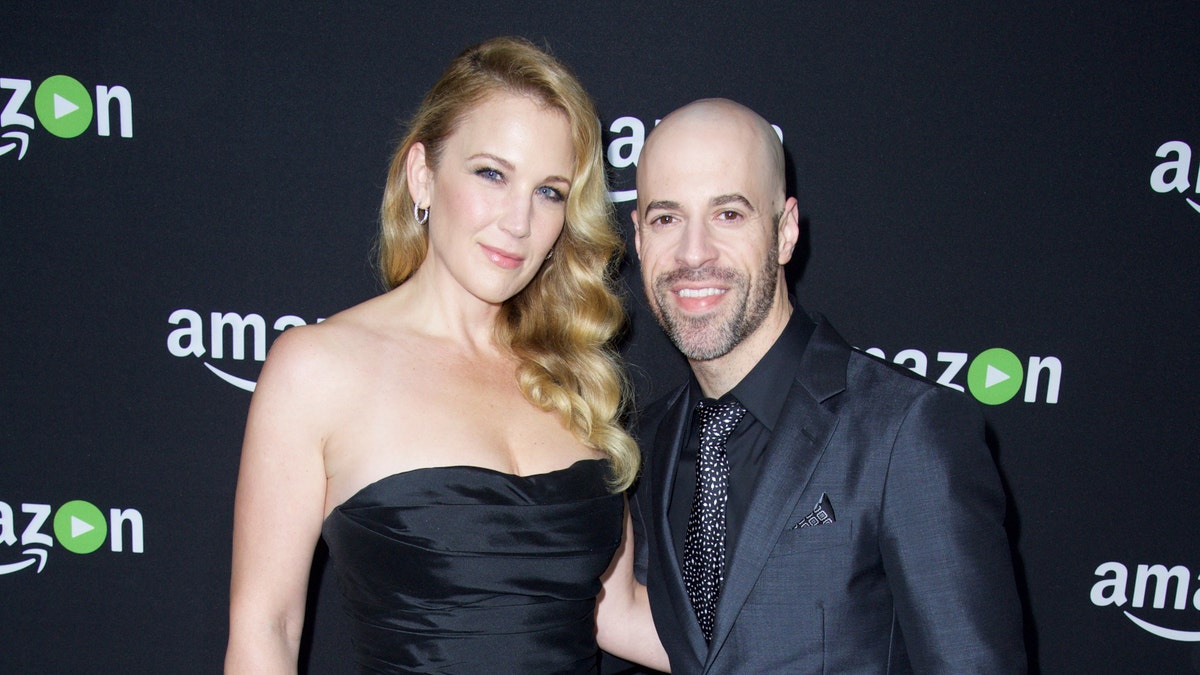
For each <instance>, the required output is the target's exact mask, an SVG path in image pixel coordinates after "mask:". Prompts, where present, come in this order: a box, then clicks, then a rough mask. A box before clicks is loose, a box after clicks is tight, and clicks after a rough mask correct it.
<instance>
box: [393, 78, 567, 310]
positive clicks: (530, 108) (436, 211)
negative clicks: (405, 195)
mask: <svg viewBox="0 0 1200 675" xmlns="http://www.w3.org/2000/svg"><path fill="white" fill-rule="evenodd" d="M431 161H432V158H429V157H426V156H425V148H424V146H423V145H420V144H417V145H415V146H413V149H412V151H411V153H410V161H409V164H410V171H409V189H410V190H411V192H412V194H413V196H414V198H415V199H416V200H417V203H418V204H421V205H428V206H429V223H428V227H429V252H428V255H427V256H426V258H425V262H424V263H423V264H422V266H421V267H422V270H423V271H427V272H432V273H434V274H437V275H439V276H440V275H443V274H446V275H448V277H449V278H450V279H452V280H453V281H454V282H455V283H457V285H458V286H461V287H462V288H463V289H464V290H466V291H467V292H468V293H470V294H471V295H473V296H475V297H476V298H478V299H480V300H483V301H485V302H487V303H490V304H500V303H502V302H504V301H505V300H508V299H509V298H511V297H513V296H514V295H516V294H517V293H519V292H520V291H521V289H523V288H525V286H526V285H527V284H528V283H529V282H530V280H531V279H533V276H534V274H536V273H537V271H538V268H540V267H541V266H542V263H543V262H544V261H545V260H546V255H547V254H548V253H549V252H550V249H551V247H552V246H553V245H554V242H555V241H556V240H557V239H558V235H559V233H560V232H562V228H563V221H564V219H565V217H566V198H567V194H568V193H569V192H570V190H571V181H572V180H573V179H574V169H575V157H574V148H573V146H572V144H571V129H570V125H569V124H568V122H567V118H566V115H564V114H563V113H562V112H561V111H559V110H557V109H554V108H546V107H543V106H541V105H539V104H538V103H536V102H535V101H534V100H532V99H530V98H528V97H525V96H518V95H514V94H508V93H496V94H492V95H490V96H488V97H487V98H485V99H484V100H483V101H482V102H481V103H479V104H478V105H476V106H475V107H474V108H473V109H472V110H471V111H470V112H469V113H468V114H467V115H466V117H464V118H463V120H462V122H461V123H460V125H459V127H458V129H457V130H456V131H455V132H454V133H453V134H452V135H451V136H449V137H448V138H447V139H446V141H445V143H444V144H443V146H442V155H441V157H440V158H439V159H438V163H437V167H436V169H434V168H433V167H431V166H430V165H429V163H430V162H431ZM414 162H415V168H414ZM427 266H432V269H430V270H424V268H425V267H427Z"/></svg>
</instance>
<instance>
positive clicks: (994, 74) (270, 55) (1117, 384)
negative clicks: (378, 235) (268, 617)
mask: <svg viewBox="0 0 1200 675" xmlns="http://www.w3.org/2000/svg"><path fill="white" fill-rule="evenodd" d="M243 4H244V3H228V4H226V3H194V2H188V3H175V2H170V3H140V2H121V1H117V0H112V1H109V2H91V3H64V4H58V3H43V2H22V1H16V2H6V3H5V4H4V5H3V6H2V7H0V320H2V322H3V328H2V329H0V335H2V336H3V337H2V341H0V598H2V599H0V672H4V673H75V672H113V673H116V672H163V673H167V672H170V673H185V672H196V673H210V672H214V671H217V670H218V669H219V667H220V663H221V660H222V656H223V651H224V645H225V637H226V612H227V607H228V590H227V588H228V577H229V556H230V528H231V517H232V501H233V491H234V484H235V478H236V473H237V465H238V454H239V447H240V441H241V433H242V425H243V424H244V421H245V414H246V409H247V403H248V401H249V398H250V393H249V390H251V389H252V388H253V386H254V384H253V383H254V379H255V377H256V376H257V373H258V370H259V368H260V366H261V363H262V361H263V359H264V356H265V354H266V351H267V349H268V348H269V346H270V344H271V342H272V340H274V339H275V338H276V337H277V336H278V335H279V334H280V332H281V331H283V330H286V329H287V328H288V327H289V326H294V325H298V324H302V323H311V322H314V321H317V320H319V319H321V318H322V317H325V316H329V315H330V314H332V313H333V312H336V311H337V310H339V309H341V308H344V307H346V306H349V305H351V304H354V303H357V302H359V301H362V300H364V299H366V298H368V297H370V296H372V295H373V294H375V293H377V292H378V285H377V284H376V282H375V280H374V276H373V272H372V268H371V247H372V243H373V238H374V235H375V224H376V213H377V205H378V203H379V200H380V195H381V188H382V185H383V181H384V173H385V167H386V162H387V159H388V156H389V153H390V151H391V150H392V147H393V144H394V142H395V140H396V139H397V138H398V136H399V134H400V129H401V121H402V120H403V119H404V118H405V117H406V116H407V115H408V114H410V113H411V112H412V111H413V109H414V108H415V106H416V105H417V103H418V101H419V99H420V97H421V96H422V95H423V93H424V92H425V90H426V89H427V88H428V87H429V86H430V85H431V84H432V83H433V81H434V80H435V79H436V78H437V76H438V75H439V73H440V72H441V69H442V68H443V67H444V65H445V64H446V63H447V61H448V60H449V59H450V58H451V57H452V56H453V55H454V54H456V53H457V52H458V51H459V50H461V49H462V48H463V47H464V46H466V45H467V44H469V43H473V42H476V41H478V40H480V39H483V38H486V37H491V36H494V35H498V34H520V35H525V36H528V37H530V38H531V39H533V40H535V41H536V42H538V43H541V44H547V45H549V46H550V48H551V49H552V50H553V51H554V52H555V53H556V54H557V55H559V56H560V57H562V58H563V59H564V60H565V61H566V62H568V63H569V64H571V66H572V67H573V68H574V69H575V70H576V71H577V72H578V74H579V75H580V77H581V79H582V80H583V81H584V83H585V84H586V85H587V86H588V88H589V89H590V91H591V92H592V94H593V95H594V97H595V98H596V100H597V102H598V105H599V108H600V110H601V112H602V116H603V120H602V123H603V125H604V128H605V129H606V132H607V156H608V162H609V165H610V168H611V171H612V188H613V199H614V201H615V202H616V203H617V208H618V211H619V212H620V215H621V223H622V226H623V227H624V228H626V230H627V231H628V228H629V227H630V225H629V219H628V212H629V210H630V209H631V208H632V201H631V200H632V199H633V194H634V193H633V190H634V185H633V175H634V169H635V163H636V161H637V157H638V153H639V151H640V149H641V146H642V141H643V139H644V136H645V134H646V132H647V131H649V130H650V129H652V128H653V125H654V123H655V120H656V119H658V118H660V117H661V116H663V115H664V114H666V113H667V112H669V111H670V110H672V109H674V108H675V107H677V106H679V105H681V104H683V103H685V102H687V101H690V100H692V99H695V98H700V97H705V96H726V97H730V98H733V99H736V100H738V101H741V102H744V103H746V104H747V105H749V106H751V107H752V108H754V109H756V110H758V111H760V112H761V113H762V114H763V115H764V116H765V117H767V118H768V119H769V120H770V121H771V122H772V123H774V124H775V125H777V126H778V127H779V129H780V131H781V133H782V134H783V139H784V142H785V145H786V147H787V150H788V153H789V160H790V166H791V168H792V169H793V170H794V190H795V193H796V194H797V196H798V197H799V200H800V204H801V211H802V213H803V214H804V216H805V218H806V227H807V236H806V241H805V245H804V248H805V256H804V257H805V259H806V264H804V265H802V266H799V267H798V268H797V269H795V270H794V272H795V273H796V280H797V292H798V295H799V297H800V300H801V302H802V303H803V304H804V305H805V306H806V308H807V309H809V310H811V311H818V312H821V313H823V314H825V315H826V316H828V317H829V318H830V319H831V321H832V322H833V323H834V324H835V325H836V326H838V327H839V328H840V329H841V331H842V332H843V333H845V334H846V335H847V337H848V338H850V339H851V341H852V342H854V343H855V344H856V345H857V346H859V347H861V348H864V349H869V350H870V351H872V352H874V353H876V354H878V355H880V356H881V357H883V358H885V359H888V360H891V361H895V362H898V363H902V364H904V365H906V366H908V367H910V368H912V369H914V370H916V371H918V372H920V373H923V374H925V375H927V376H928V377H930V378H932V379H934V380H937V381H939V382H942V383H943V384H945V385H947V386H950V387H955V388H958V389H962V390H965V391H967V392H969V393H970V394H971V395H973V396H974V397H975V398H976V399H978V400H979V401H980V402H981V406H983V407H984V409H985V413H986V415H987V418H988V421H989V427H990V429H989V430H990V435H991V441H992V445H993V447H994V449H995V452H996V457H997V461H998V463H999V466H1000V468H1001V471H1002V474H1003V477H1004V480H1005V484H1006V487H1007V490H1008V493H1009V497H1010V504H1011V518H1010V520H1011V523H1010V525H1011V527H1010V532H1011V535H1012V541H1013V546H1014V551H1015V553H1016V561H1017V576H1018V581H1019V584H1020V587H1021V595H1022V598H1023V601H1024V605H1025V620H1026V635H1027V639H1028V641H1029V647H1030V655H1031V662H1032V663H1031V666H1032V668H1033V669H1034V671H1035V672H1046V673H1085V672H1086V673H1093V672H1106V673H1186V672H1200V537H1198V536H1197V530H1196V518H1197V515H1198V514H1200V481H1198V477H1200V442H1198V441H1197V434H1198V432H1200V424H1198V423H1197V419H1198V418H1200V392H1198V390H1200V387H1198V386H1197V382H1198V381H1200V359H1198V358H1197V356H1196V350H1197V349H1198V348H1200V344H1198V342H1200V316H1198V314H1197V312H1198V310H1200V302H1198V301H1200V269H1198V264H1200V263H1198V261H1200V122H1198V120H1200V85H1198V80H1197V73H1200V3H1196V2H1194V1H1189V2H1160V3H1128V2H1123V1H1118V0H1111V1H1107V2H1092V3H1084V2H1076V3H1003V4H1001V3H993V4H988V5H980V4H978V3H965V4H960V3H875V2H854V1H851V2H821V1H816V2H802V3H790V2H789V3H782V2H781V3H765V4H763V3H754V2H749V3H747V2H742V3H728V4H724V3H711V2H702V3H679V4H676V5H673V6H671V5H661V4H655V5H653V6H649V5H646V4H645V3H635V2H610V3H596V4H595V5H592V4H590V3H574V4H570V3H549V4H547V3H545V2H525V1H524V0H514V1H513V2H506V3H500V4H497V5H488V6H457V5H456V4H454V3H434V4H430V3H387V2H360V3H332V4H330V3H302V4H294V3H279V4H277V5H275V6H273V7H272V6H270V5H266V6H264V5H263V4H262V3H252V4H257V5H258V7H259V8H258V9H255V10H250V9H247V8H246V7H244V6H243ZM626 279H628V280H630V281H631V282H632V288H633V291H632V292H631V293H630V304H631V307H632V309H633V312H634V317H633V327H632V329H631V331H630V335H629V340H628V344H627V345H626V347H625V353H626V354H627V357H628V359H629V362H630V367H631V369H632V371H633V377H634V380H635V383H636V385H637V389H638V392H639V395H640V396H641V397H642V399H643V400H644V399H647V398H649V397H652V396H653V395H654V394H655V393H657V392H661V391H663V390H664V389H666V388H667V387H669V386H671V385H672V384H674V383H676V382H677V381H678V379H679V378H680V377H682V376H683V374H684V372H685V371H684V366H683V364H682V363H681V361H680V360H679V359H678V358H677V357H676V356H675V355H674V352H673V351H672V349H671V347H670V346H669V344H668V343H667V342H666V341H665V340H664V339H663V338H662V336H661V335H660V334H659V333H658V330H657V327H656V326H655V325H654V324H653V322H652V320H651V319H650V318H649V317H648V315H647V314H646V312H645V307H644V304H642V300H641V296H640V288H639V287H638V285H637V283H636V279H637V271H636V268H635V266H634V264H633V263H631V264H630V265H629V267H628V269H627V270H626ZM320 561H321V558H318V563H317V570H316V572H317V573H316V575H315V577H314V582H313V588H314V597H315V602H314V603H313V607H312V611H311V614H310V616H311V623H312V627H311V629H310V631H309V633H308V639H307V640H306V642H305V648H304V661H305V663H306V664H309V666H308V667H309V670H310V672H322V673H323V672H341V671H342V670H343V668H344V665H343V664H344V658H345V655H346V652H347V648H346V645H345V642H344V639H345V638H344V632H343V628H342V626H341V624H340V609H339V607H338V601H337V598H336V594H335V593H334V592H333V591H332V587H331V585H330V583H329V579H328V576H327V575H325V574H324V573H323V568H322V565H321V562H320Z"/></svg>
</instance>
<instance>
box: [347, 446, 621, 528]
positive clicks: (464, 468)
mask: <svg viewBox="0 0 1200 675" xmlns="http://www.w3.org/2000/svg"><path fill="white" fill-rule="evenodd" d="M607 466H608V460H607V459H605V458H602V457H601V458H595V459H580V460H576V461H575V462H574V463H572V464H570V465H568V466H565V467H563V468H561V469H553V470H551V471H544V472H542V473H531V474H525V475H522V474H517V473H507V472H505V471H500V470H499V469H491V468H488V467H485V466H474V465H471V464H448V465H446V466H423V467H419V468H416V469H408V470H406V471H397V472H396V473H392V474H388V475H386V476H384V477H382V478H379V479H377V480H375V481H372V482H370V483H367V484H366V485H364V486H363V487H361V488H359V489H358V491H357V492H355V493H354V494H352V495H350V496H349V497H348V498H346V500H345V501H343V502H342V503H341V504H338V505H337V506H335V507H333V508H332V509H330V511H329V515H327V516H325V520H329V517H330V516H332V515H333V514H334V513H335V512H337V511H339V510H342V509H344V508H346V509H348V508H353V507H354V506H355V505H356V504H357V503H358V502H361V501H363V500H364V499H366V497H367V495H369V494H370V493H372V492H378V491H379V490H382V489H384V488H385V487H386V486H388V485H391V484H393V483H401V484H403V483H404V482H408V481H423V480H427V479H428V478H429V477H430V475H431V474H432V475H436V474H439V473H444V474H447V475H448V476H458V477H460V478H466V477H468V476H472V475H476V476H483V477H490V478H493V479H497V480H499V481H502V482H503V481H507V482H510V483H514V484H517V485H521V486H531V485H532V486H536V485H538V484H541V483H546V482H550V481H554V480H555V479H556V478H559V477H560V476H561V475H563V474H572V473H582V472H583V471H585V470H586V469H588V468H592V467H594V468H593V469H592V470H599V471H600V472H606V471H607ZM588 473H590V471H589V472H588Z"/></svg>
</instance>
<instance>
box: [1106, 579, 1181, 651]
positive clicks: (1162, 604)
mask: <svg viewBox="0 0 1200 675" xmlns="http://www.w3.org/2000/svg"><path fill="white" fill-rule="evenodd" d="M1096 576H1098V577H1100V580H1099V581H1097V582H1096V583H1095V584H1093V585H1092V592H1091V601H1092V604H1093V605H1095V606H1097V607H1110V606H1111V607H1119V608H1122V613H1123V614H1124V615H1125V618H1126V619H1128V620H1129V621H1130V622H1131V623H1132V624H1133V625H1135V626H1137V627H1138V628H1141V629H1142V630H1144V631H1146V632H1147V633H1150V634H1151V635H1155V636H1158V637H1160V638H1165V639H1167V640H1174V641H1176V642H1200V614H1193V613H1191V612H1189V611H1188V610H1196V611H1197V612H1200V584H1197V585H1196V589H1195V592H1194V593H1193V592H1192V585H1191V582H1192V581H1193V580H1195V581H1200V576H1196V573H1195V572H1192V571H1191V570H1189V569H1188V568H1187V567H1184V566H1183V565H1175V566H1173V567H1167V566H1166V565H1160V564H1152V565H1138V566H1137V567H1136V568H1135V570H1134V572H1133V574H1130V571H1129V568H1128V567H1126V566H1125V565H1124V564H1122V563H1119V562H1106V563H1104V564H1102V565H1100V566H1099V567H1097V568H1096ZM1148 599H1149V605H1148V606H1147V600H1148ZM1126 605H1128V607H1127V608H1126Z"/></svg>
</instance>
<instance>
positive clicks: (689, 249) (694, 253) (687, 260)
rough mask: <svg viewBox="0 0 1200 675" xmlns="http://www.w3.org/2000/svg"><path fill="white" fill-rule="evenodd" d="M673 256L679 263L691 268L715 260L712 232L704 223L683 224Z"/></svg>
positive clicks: (702, 265)
mask: <svg viewBox="0 0 1200 675" xmlns="http://www.w3.org/2000/svg"><path fill="white" fill-rule="evenodd" d="M675 257H676V259H677V260H678V262H679V263H680V264H682V265H686V266H688V267H691V268H693V269H695V268H700V267H704V266H705V265H706V264H708V263H710V262H712V261H714V260H716V258H717V249H716V247H715V246H714V245H713V239H712V233H711V232H709V229H708V227H707V226H706V225H705V224H704V223H687V224H686V225H684V226H683V232H682V234H681V236H680V238H679V247H678V248H677V249H676V251H675Z"/></svg>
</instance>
